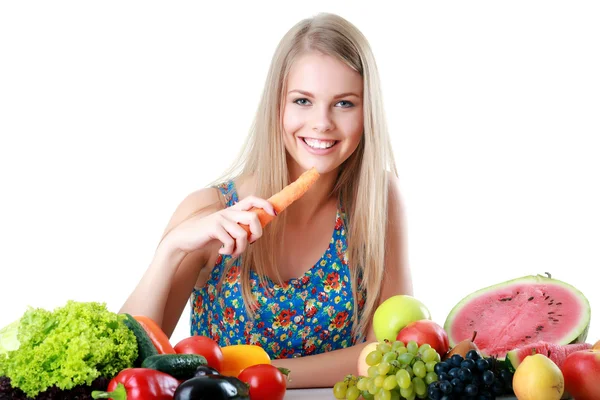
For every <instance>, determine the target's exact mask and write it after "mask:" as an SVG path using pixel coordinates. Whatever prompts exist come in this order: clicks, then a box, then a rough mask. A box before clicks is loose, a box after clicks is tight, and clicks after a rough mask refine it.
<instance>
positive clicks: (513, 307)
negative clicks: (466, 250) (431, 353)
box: [444, 275, 591, 358]
mask: <svg viewBox="0 0 600 400" xmlns="http://www.w3.org/2000/svg"><path fill="white" fill-rule="evenodd" d="M590 315H591V311H590V304H589V301H588V300H587V299H586V298H585V296H584V295H583V294H582V293H581V292H580V291H579V290H577V289H576V288H574V287H573V286H571V285H569V284H567V283H565V282H562V281H559V280H556V279H552V278H550V277H544V276H541V275H534V276H526V277H523V278H518V279H514V280H510V281H507V282H502V283H499V284H497V285H493V286H490V287H487V288H483V289H480V290H478V291H476V292H474V293H471V294H470V295H468V296H467V297H465V298H464V299H462V300H461V301H460V302H459V303H458V304H457V305H456V306H454V308H453V309H452V311H450V313H449V315H448V317H447V318H446V322H445V323H444V329H445V330H446V333H448V339H449V342H450V346H455V345H456V344H457V343H459V342H460V341H462V340H465V339H470V338H471V337H473V332H474V331H477V336H476V338H475V344H476V345H477V347H478V348H479V350H480V352H481V353H482V354H483V355H485V356H496V357H498V358H504V357H505V355H506V353H507V352H508V351H510V350H513V349H516V348H519V347H522V346H525V345H528V344H531V343H536V342H540V341H544V342H547V343H552V344H560V345H565V344H569V343H580V342H584V341H585V339H586V337H587V331H588V328H589V324H590Z"/></svg>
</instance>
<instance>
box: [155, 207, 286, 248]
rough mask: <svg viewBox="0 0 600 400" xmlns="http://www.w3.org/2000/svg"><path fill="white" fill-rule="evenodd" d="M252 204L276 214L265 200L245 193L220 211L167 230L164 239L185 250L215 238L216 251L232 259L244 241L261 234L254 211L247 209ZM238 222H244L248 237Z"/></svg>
mask: <svg viewBox="0 0 600 400" xmlns="http://www.w3.org/2000/svg"><path fill="white" fill-rule="evenodd" d="M253 207H256V208H262V209H263V210H265V211H266V212H267V213H269V214H271V215H273V216H275V215H277V214H276V212H275V210H274V209H273V206H272V205H271V203H269V202H268V201H267V200H264V199H261V198H258V197H254V196H248V197H246V198H244V199H243V200H241V201H239V202H238V203H237V204H235V205H233V206H231V207H228V208H225V209H223V210H221V211H217V212H215V213H212V214H210V215H204V216H197V217H192V218H190V219H189V220H187V221H184V222H183V223H181V224H180V225H179V226H177V227H176V228H175V229H173V230H172V231H171V232H169V234H168V235H167V237H166V238H165V239H167V241H168V242H169V243H170V244H171V246H173V247H175V248H176V249H178V250H180V251H183V252H185V253H189V252H192V251H195V250H198V249H201V248H203V247H204V246H206V245H207V244H208V243H210V242H212V241H213V240H218V241H220V242H221V244H222V247H221V249H219V254H229V255H231V256H232V257H234V258H236V257H238V256H239V255H240V254H242V253H243V252H244V251H245V250H246V247H247V246H248V242H250V243H252V242H254V241H255V240H257V239H258V238H260V237H261V236H262V233H263V230H262V226H261V224H260V221H259V219H258V216H257V214H256V213H254V212H252V211H248V210H250V209H252V208H253ZM238 223H239V224H244V225H248V227H249V228H250V233H251V234H250V237H248V234H247V233H246V231H245V230H244V228H242V227H241V226H240V225H238Z"/></svg>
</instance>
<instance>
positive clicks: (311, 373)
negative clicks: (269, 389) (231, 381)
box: [273, 177, 413, 388]
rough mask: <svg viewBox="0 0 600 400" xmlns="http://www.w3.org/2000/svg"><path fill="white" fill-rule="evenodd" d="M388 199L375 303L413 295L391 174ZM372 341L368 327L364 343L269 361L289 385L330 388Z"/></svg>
mask: <svg viewBox="0 0 600 400" xmlns="http://www.w3.org/2000/svg"><path fill="white" fill-rule="evenodd" d="M388 199H389V200H388V201H389V203H388V204H389V205H388V210H389V211H388V221H389V224H388V230H387V233H386V236H387V239H386V240H387V245H386V256H385V265H386V268H385V278H384V279H383V283H382V287H381V295H380V298H379V304H381V303H382V302H383V301H385V300H386V299H388V298H389V297H391V296H395V295H397V294H408V295H412V294H413V286H412V279H411V276H410V269H409V268H408V263H407V257H406V244H405V224H404V211H403V207H402V201H401V196H400V189H399V185H398V180H397V179H396V178H395V177H392V178H390V185H389V195H388ZM375 341H377V338H376V337H375V333H374V331H373V328H372V326H369V332H368V334H367V339H366V341H365V342H364V343H360V344H357V345H354V346H352V347H348V348H345V349H340V350H334V351H330V352H328V353H322V354H316V355H312V356H306V357H299V358H291V359H281V360H273V364H274V365H276V366H277V367H283V368H287V369H289V370H290V371H291V372H290V381H289V382H288V387H289V388H309V387H332V386H333V385H334V384H335V383H336V382H338V381H341V380H343V379H344V377H345V376H346V375H349V374H352V375H355V376H356V375H357V374H358V367H357V365H358V356H359V355H360V352H361V351H362V349H363V348H364V347H365V346H366V345H367V344H368V343H371V342H375Z"/></svg>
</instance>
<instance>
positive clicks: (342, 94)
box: [288, 89, 360, 99]
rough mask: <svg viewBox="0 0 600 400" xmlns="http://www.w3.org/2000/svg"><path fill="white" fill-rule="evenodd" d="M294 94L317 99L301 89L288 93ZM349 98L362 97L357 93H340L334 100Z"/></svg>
mask: <svg viewBox="0 0 600 400" xmlns="http://www.w3.org/2000/svg"><path fill="white" fill-rule="evenodd" d="M293 92H296V93H300V94H303V95H304V96H308V97H315V95H314V94H312V93H311V92H307V91H305V90H299V89H294V90H290V91H289V92H288V94H290V93H293ZM349 96H354V97H358V98H360V96H359V95H357V94H356V93H354V92H345V93H340V94H338V95H335V96H334V97H333V98H334V99H340V98H342V97H349Z"/></svg>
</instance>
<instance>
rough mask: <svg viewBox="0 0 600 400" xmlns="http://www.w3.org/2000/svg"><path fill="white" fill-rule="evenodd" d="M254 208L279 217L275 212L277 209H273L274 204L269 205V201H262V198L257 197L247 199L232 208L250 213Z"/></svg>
mask: <svg viewBox="0 0 600 400" xmlns="http://www.w3.org/2000/svg"><path fill="white" fill-rule="evenodd" d="M252 207H256V208H262V209H263V210H265V211H266V212H268V213H269V214H271V215H272V216H277V212H276V211H275V208H273V204H271V203H269V201H268V200H265V199H261V198H260V197H256V196H248V197H245V198H244V199H243V200H241V201H239V202H238V203H236V204H235V205H234V206H232V207H231V208H233V209H236V210H241V211H248V210H250V209H251V208H252Z"/></svg>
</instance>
